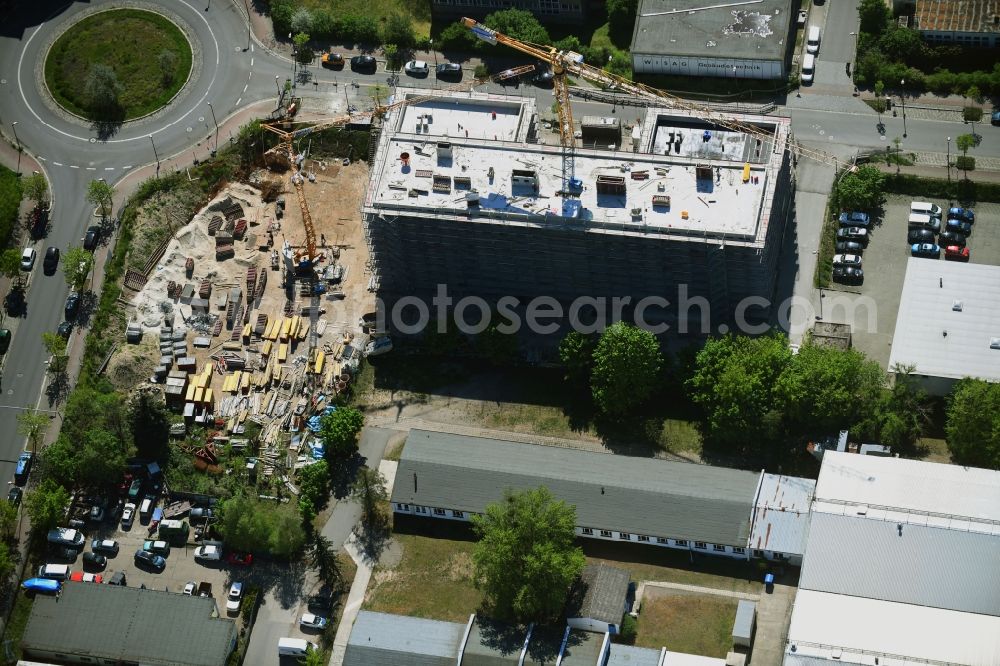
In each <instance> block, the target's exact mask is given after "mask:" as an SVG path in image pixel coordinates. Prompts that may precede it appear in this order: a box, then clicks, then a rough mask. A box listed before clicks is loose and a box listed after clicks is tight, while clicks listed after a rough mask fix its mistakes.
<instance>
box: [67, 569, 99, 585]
mask: <svg viewBox="0 0 1000 666" xmlns="http://www.w3.org/2000/svg"><path fill="white" fill-rule="evenodd" d="M69 579H70V580H72V581H76V582H78V583H102V582H104V578H103V577H102V576H101V574H92V573H84V572H82V571H74V572H73V573H72V574H70V577H69Z"/></svg>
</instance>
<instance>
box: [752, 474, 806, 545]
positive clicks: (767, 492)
mask: <svg viewBox="0 0 1000 666" xmlns="http://www.w3.org/2000/svg"><path fill="white" fill-rule="evenodd" d="M815 490H816V482H815V481H813V480H812V479H804V478H800V477H795V476H784V475H781V474H763V475H762V477H761V484H760V492H759V493H758V494H757V503H756V510H755V512H754V523H753V528H752V531H751V533H750V547H751V548H754V549H758V550H770V551H775V552H779V553H788V554H793V555H801V554H802V553H804V552H805V548H806V536H807V535H808V534H809V503H810V502H811V500H812V497H813V493H814V492H815Z"/></svg>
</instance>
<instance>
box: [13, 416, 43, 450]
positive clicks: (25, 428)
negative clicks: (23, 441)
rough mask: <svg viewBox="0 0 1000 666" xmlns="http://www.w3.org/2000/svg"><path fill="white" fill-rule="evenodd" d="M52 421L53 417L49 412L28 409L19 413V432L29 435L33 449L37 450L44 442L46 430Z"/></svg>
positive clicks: (24, 435)
mask: <svg viewBox="0 0 1000 666" xmlns="http://www.w3.org/2000/svg"><path fill="white" fill-rule="evenodd" d="M51 423H52V418H51V417H50V416H49V415H48V414H45V413H43V412H39V411H37V410H34V409H26V410H24V411H23V412H21V413H20V414H18V415H17V434H18V435H21V436H22V437H27V438H28V445H29V446H30V447H31V450H32V451H37V450H38V445H39V444H41V443H42V439H44V437H45V432H46V431H47V430H48V429H49V424H51Z"/></svg>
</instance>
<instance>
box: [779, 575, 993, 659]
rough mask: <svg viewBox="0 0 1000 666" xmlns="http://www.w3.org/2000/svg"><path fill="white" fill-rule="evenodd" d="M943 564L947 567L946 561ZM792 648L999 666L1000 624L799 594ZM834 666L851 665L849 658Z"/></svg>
mask: <svg viewBox="0 0 1000 666" xmlns="http://www.w3.org/2000/svg"><path fill="white" fill-rule="evenodd" d="M941 564H942V566H948V562H947V560H942V562H941ZM788 643H789V644H790V645H796V646H797V649H798V648H799V647H801V651H803V652H806V653H807V654H815V652H814V651H813V650H812V649H810V646H825V647H824V649H822V650H821V651H820V653H821V654H825V655H830V654H831V653H832V652H833V651H834V649H835V648H839V649H842V650H844V651H845V652H847V651H850V650H866V651H868V652H869V653H870V654H869V655H868V658H869V659H871V658H873V657H874V656H875V655H879V654H882V655H898V656H900V657H908V658H910V659H912V660H913V661H914V662H918V663H925V661H930V662H934V660H936V661H937V662H941V663H944V664H964V665H965V666H996V664H1000V618H998V617H994V616H990V615H977V614H976V613H961V612H958V611H951V610H943V609H940V608H929V607H927V606H915V605H910V604H900V603H894V602H891V601H878V600H875V599H863V598H861V597H851V596H847V595H843V594H831V593H828V592H816V591H813V590H804V589H802V588H799V591H798V592H797V593H796V595H795V606H794V607H793V609H792V620H791V624H790V626H789V629H788ZM836 663H851V660H850V659H849V658H848V657H847V656H846V655H845V656H844V657H843V658H842V659H841V660H840V661H838V662H836ZM865 663H872V662H865ZM882 663H898V662H891V661H889V662H886V661H885V660H882Z"/></svg>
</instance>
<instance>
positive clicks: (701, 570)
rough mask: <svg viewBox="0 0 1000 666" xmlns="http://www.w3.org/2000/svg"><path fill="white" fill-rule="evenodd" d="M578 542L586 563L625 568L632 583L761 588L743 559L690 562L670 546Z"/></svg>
mask: <svg viewBox="0 0 1000 666" xmlns="http://www.w3.org/2000/svg"><path fill="white" fill-rule="evenodd" d="M580 545H581V546H582V547H583V552H584V554H585V555H586V556H587V561H588V562H591V563H597V562H605V563H607V564H610V565H612V566H617V567H621V568H622V569H628V571H629V573H631V574H632V580H633V581H635V582H641V581H645V580H654V581H662V582H666V583H681V584H684V585H700V586H702V587H711V588H715V589H717V590H727V591H730V592H743V593H747V594H760V592H761V589H762V587H763V585H762V584H761V583H758V582H756V581H758V580H760V577H759V576H758V574H757V569H756V567H755V566H754V565H752V564H750V563H747V562H745V561H743V560H732V559H729V558H726V557H713V556H711V555H701V556H696V557H695V560H694V563H693V564H692V563H691V559H690V555H689V553H688V552H687V551H679V550H672V549H670V548H654V547H651V546H647V545H645V544H639V543H614V542H610V541H597V540H594V539H582V540H580ZM748 577H751V578H752V582H751V581H750V580H748ZM730 628H732V627H730Z"/></svg>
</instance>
